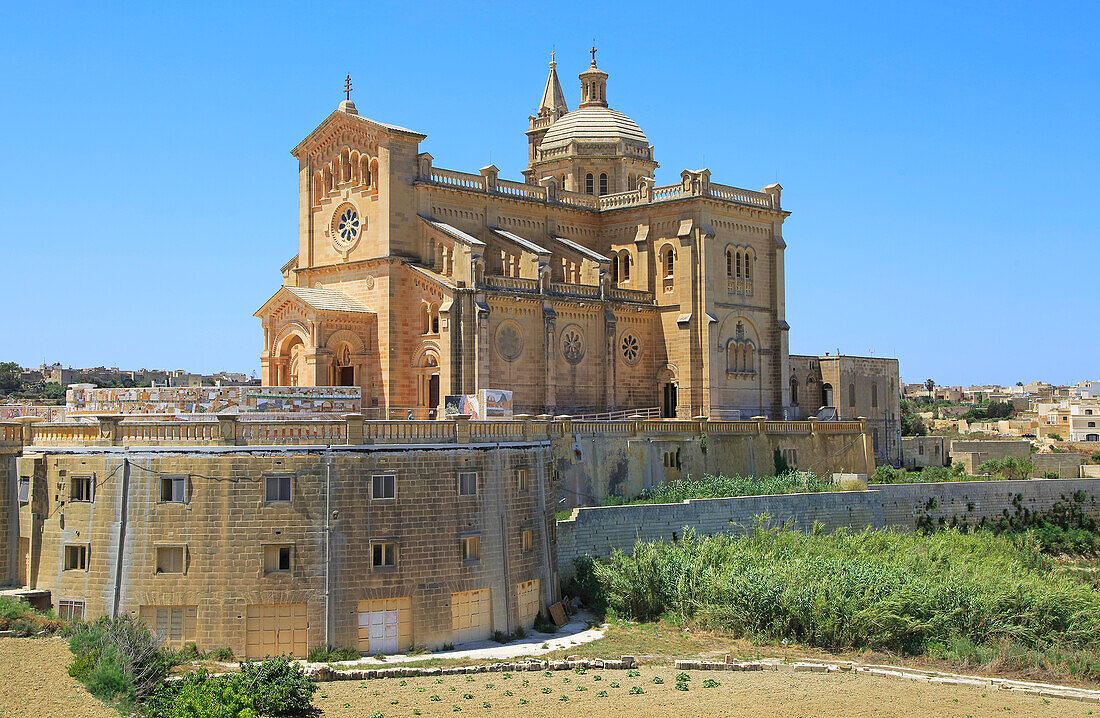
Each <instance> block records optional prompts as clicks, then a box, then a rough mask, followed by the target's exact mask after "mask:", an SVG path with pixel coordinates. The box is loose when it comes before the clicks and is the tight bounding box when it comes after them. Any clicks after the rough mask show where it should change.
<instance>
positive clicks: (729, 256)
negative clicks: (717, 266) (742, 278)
mask: <svg viewBox="0 0 1100 718" xmlns="http://www.w3.org/2000/svg"><path fill="white" fill-rule="evenodd" d="M726 277H728V278H729V279H733V250H732V249H727V250H726Z"/></svg>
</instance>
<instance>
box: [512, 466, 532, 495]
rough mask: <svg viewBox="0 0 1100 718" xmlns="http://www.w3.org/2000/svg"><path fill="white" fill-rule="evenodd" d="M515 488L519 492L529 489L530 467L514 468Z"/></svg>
mask: <svg viewBox="0 0 1100 718" xmlns="http://www.w3.org/2000/svg"><path fill="white" fill-rule="evenodd" d="M516 488H517V489H518V490H519V491H521V492H524V491H530V490H531V470H530V469H517V470H516Z"/></svg>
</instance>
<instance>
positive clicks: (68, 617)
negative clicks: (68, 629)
mask: <svg viewBox="0 0 1100 718" xmlns="http://www.w3.org/2000/svg"><path fill="white" fill-rule="evenodd" d="M57 615H58V617H59V618H60V619H61V620H62V621H83V620H84V602H83V601H66V600H61V601H58V602H57Z"/></svg>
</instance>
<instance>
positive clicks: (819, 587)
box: [578, 522, 1100, 677]
mask: <svg viewBox="0 0 1100 718" xmlns="http://www.w3.org/2000/svg"><path fill="white" fill-rule="evenodd" d="M586 566H587V568H586ZM578 568H579V570H580V571H582V572H583V571H588V572H589V575H588V576H578V582H579V583H583V582H585V581H588V582H589V583H590V584H591V583H598V586H599V589H598V590H599V591H600V592H601V593H602V598H604V599H605V600H606V601H607V604H608V606H609V607H610V608H611V609H612V610H613V611H615V612H617V613H619V614H620V615H623V616H627V617H631V618H635V619H641V620H648V619H653V618H656V617H657V616H659V615H661V614H665V613H671V614H675V615H677V616H678V617H680V618H681V619H687V620H692V621H695V622H697V623H700V624H702V625H703V626H706V627H709V628H714V629H720V630H725V631H729V632H732V633H734V634H737V635H740V636H744V637H748V638H753V639H765V640H780V639H784V638H786V639H790V640H794V641H797V642H800V643H803V644H806V645H810V646H817V647H821V648H827V649H859V648H875V649H887V650H892V651H897V652H902V653H909V654H920V653H928V654H935V653H936V652H940V653H943V652H945V651H950V650H955V648H958V649H959V650H962V648H963V647H967V646H969V647H971V649H972V650H971V653H973V654H974V655H978V656H985V655H987V654H990V655H1001V654H1002V653H1004V652H1005V651H1006V650H1007V649H1008V648H1009V647H1011V650H1012V651H1014V652H1015V654H1026V653H1027V652H1029V651H1030V652H1037V653H1041V654H1043V655H1047V656H1050V655H1054V654H1057V653H1061V654H1067V655H1068V654H1072V655H1075V656H1078V658H1077V659H1076V661H1077V663H1076V665H1079V666H1082V668H1080V670H1082V671H1083V672H1084V673H1086V674H1088V676H1089V677H1097V676H1100V672H1098V671H1100V661H1098V660H1096V658H1097V656H1098V655H1100V654H1098V653H1097V651H1098V649H1100V594H1098V593H1097V591H1095V590H1094V589H1092V588H1091V587H1090V586H1088V585H1086V584H1084V583H1082V582H1080V581H1077V580H1075V579H1074V578H1072V577H1070V576H1067V575H1065V574H1064V573H1060V572H1057V571H1055V569H1054V563H1053V561H1052V559H1051V558H1050V557H1049V556H1046V555H1044V554H1043V553H1042V552H1041V549H1040V544H1039V541H1038V540H1037V539H1036V538H1035V536H1033V535H1031V534H1023V535H1019V536H1012V537H1007V536H1006V537H998V536H994V535H993V534H992V533H990V532H986V531H979V532H975V533H960V532H958V531H953V530H952V531H944V532H939V533H936V534H933V535H920V534H903V533H897V532H893V531H886V530H866V531H861V532H856V533H851V532H846V531H839V532H837V533H834V534H829V535H807V534H804V533H800V532H795V531H788V530H780V529H766V528H764V527H763V524H762V523H760V522H758V524H757V526H756V527H755V529H754V530H753V531H752V533H751V534H750V535H747V536H741V537H733V536H721V535H720V536H709V537H705V538H700V537H697V536H696V535H695V534H694V533H693V532H691V531H687V532H686V533H685V536H684V537H683V539H682V540H680V541H679V542H677V543H672V544H666V543H661V542H652V543H644V542H639V543H638V544H636V545H635V547H634V550H633V551H632V552H630V553H622V552H617V553H615V554H614V555H613V556H612V557H611V558H610V559H608V560H607V561H605V562H595V563H592V562H589V563H588V564H581V565H579V566H578ZM983 651H985V653H983ZM1081 656H1083V657H1084V658H1081Z"/></svg>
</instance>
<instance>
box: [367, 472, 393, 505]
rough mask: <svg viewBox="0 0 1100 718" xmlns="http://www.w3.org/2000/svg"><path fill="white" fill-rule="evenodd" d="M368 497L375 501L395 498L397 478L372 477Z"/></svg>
mask: <svg viewBox="0 0 1100 718" xmlns="http://www.w3.org/2000/svg"><path fill="white" fill-rule="evenodd" d="M370 497H371V498H372V499H375V500H381V499H395V498H397V477H396V476H372V477H371V481H370Z"/></svg>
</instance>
